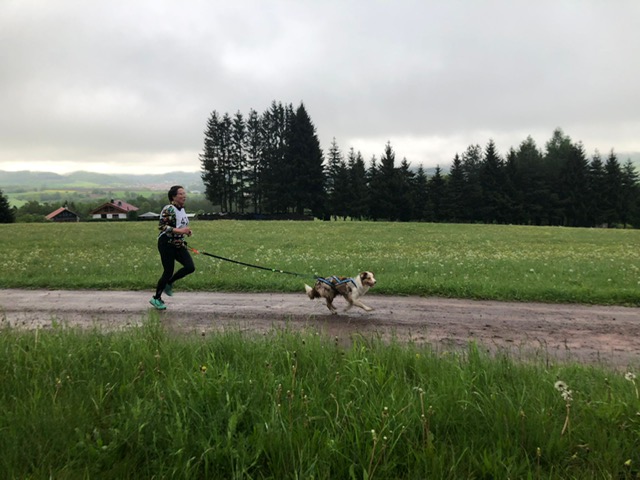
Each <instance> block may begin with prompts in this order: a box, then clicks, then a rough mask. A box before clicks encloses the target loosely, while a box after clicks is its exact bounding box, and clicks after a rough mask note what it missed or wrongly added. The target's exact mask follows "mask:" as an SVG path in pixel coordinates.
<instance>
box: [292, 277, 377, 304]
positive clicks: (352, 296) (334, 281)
mask: <svg viewBox="0 0 640 480" xmlns="http://www.w3.org/2000/svg"><path fill="white" fill-rule="evenodd" d="M375 284H376V277H374V275H373V272H362V273H360V274H359V275H358V276H357V277H354V278H347V277H331V278H318V281H317V282H316V284H315V285H314V286H313V288H311V287H310V286H309V285H307V284H305V285H304V289H305V290H306V291H307V295H308V296H309V298H310V299H311V300H313V299H314V298H324V299H325V301H326V302H327V308H328V309H329V310H330V311H331V313H332V314H334V315H335V314H337V313H338V310H337V309H336V307H334V306H333V299H334V298H336V296H337V295H342V296H343V297H344V298H345V300H346V301H347V302H348V303H349V305H347V308H345V309H344V311H345V312H346V311H347V310H349V309H350V308H351V307H353V306H354V305H355V306H356V307H360V308H362V309H363V310H365V311H366V312H370V311H371V310H373V308H371V307H368V306H366V305H365V304H364V303H362V302H361V301H360V297H362V296H363V295H364V294H365V293H367V291H368V290H369V289H370V288H371V287H373V286H374V285H375Z"/></svg>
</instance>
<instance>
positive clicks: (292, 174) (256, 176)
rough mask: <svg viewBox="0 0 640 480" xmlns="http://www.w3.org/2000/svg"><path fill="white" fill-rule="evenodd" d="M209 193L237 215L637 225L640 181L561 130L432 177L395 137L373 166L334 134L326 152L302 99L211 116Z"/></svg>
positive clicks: (473, 148) (477, 151)
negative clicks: (400, 153) (397, 146)
mask: <svg viewBox="0 0 640 480" xmlns="http://www.w3.org/2000/svg"><path fill="white" fill-rule="evenodd" d="M200 161H201V165H202V180H203V183H204V185H205V189H206V190H205V191H206V196H207V198H208V200H209V201H210V202H211V203H212V204H214V205H220V208H221V211H223V212H229V213H246V212H253V213H267V214H278V213H280V214H281V213H298V214H301V213H310V214H312V215H313V216H315V217H317V218H322V219H345V220H346V219H351V220H388V221H426V222H473V223H499V224H519V225H559V226H571V227H595V226H606V227H613V226H622V227H629V226H633V227H636V228H638V227H640V184H639V181H638V173H637V172H636V170H635V167H634V165H633V164H632V162H631V161H630V160H627V161H625V162H624V164H621V163H620V161H619V159H618V158H617V155H616V154H615V152H614V151H613V150H612V151H611V152H610V153H609V154H608V155H606V156H605V157H602V156H601V155H600V153H599V152H597V151H596V152H595V153H594V154H593V155H592V156H591V158H588V157H587V154H586V152H585V151H584V148H583V146H582V144H581V143H580V142H577V143H576V142H573V141H572V139H571V138H570V137H569V136H568V135H565V134H564V132H563V131H562V130H561V129H560V128H558V129H556V130H555V131H554V132H553V134H552V136H551V138H550V139H549V141H548V142H547V143H546V145H545V148H544V150H541V149H539V148H538V146H537V145H536V144H535V142H534V141H533V139H532V138H531V137H527V138H526V139H524V140H523V141H522V143H521V144H520V145H519V146H518V147H517V148H513V147H512V148H510V149H509V151H508V152H507V153H506V155H505V156H504V157H503V156H501V155H500V154H499V153H498V151H497V149H496V145H495V143H494V142H493V140H489V141H488V143H487V145H486V146H485V147H484V148H482V147H480V146H479V145H470V146H469V147H468V148H467V149H466V150H465V151H464V152H462V153H461V154H456V155H455V156H454V157H453V159H452V163H451V165H450V167H449V168H448V169H446V173H445V172H444V171H443V170H442V169H441V168H440V167H438V168H436V169H435V172H434V173H433V174H432V175H431V176H428V175H427V173H426V172H425V170H424V169H423V168H422V166H420V167H419V168H418V169H417V170H415V169H411V168H410V164H409V162H408V161H407V160H406V158H403V159H402V161H400V162H399V164H396V158H395V152H394V150H393V148H392V146H391V144H390V143H387V144H386V145H385V147H384V153H383V154H382V156H381V157H380V158H377V157H376V156H373V157H372V158H371V159H370V160H369V162H368V165H367V164H366V163H365V161H364V159H363V158H362V155H361V153H360V152H356V151H354V149H353V148H351V149H350V150H349V151H348V152H347V153H346V155H345V154H343V152H342V151H341V150H340V148H339V146H338V145H337V143H336V141H335V139H334V141H333V142H332V144H331V146H330V148H329V150H328V152H327V155H326V158H325V155H324V154H323V152H322V150H321V148H320V143H319V141H318V138H317V135H316V130H315V127H314V125H313V122H312V121H311V118H310V117H309V115H308V113H307V111H306V109H305V107H304V105H303V104H300V106H299V107H298V108H297V109H295V110H294V108H293V106H292V105H291V104H289V105H283V104H282V103H276V102H275V101H274V102H273V103H272V104H271V106H270V108H269V109H268V110H266V111H265V112H264V113H263V114H261V115H260V114H258V113H257V112H256V111H255V110H251V111H250V112H249V114H248V115H247V116H246V117H245V116H244V115H243V114H242V113H240V112H238V113H236V114H235V115H233V116H231V115H229V114H228V113H224V114H220V113H218V112H216V111H213V112H212V113H211V115H210V117H209V119H208V122H207V125H206V129H205V140H204V149H203V152H202V154H201V155H200Z"/></svg>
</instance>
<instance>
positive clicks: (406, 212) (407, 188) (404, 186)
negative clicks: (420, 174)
mask: <svg viewBox="0 0 640 480" xmlns="http://www.w3.org/2000/svg"><path fill="white" fill-rule="evenodd" d="M396 176H397V184H398V186H397V188H398V200H399V201H398V208H397V211H396V212H397V213H396V214H397V216H398V219H399V220H402V221H403V222H409V221H411V220H414V219H415V208H416V202H417V197H418V192H417V187H416V183H415V174H414V173H413V172H412V171H411V168H410V165H409V162H408V161H407V159H406V158H403V159H402V161H401V162H400V168H398V170H397V172H396Z"/></svg>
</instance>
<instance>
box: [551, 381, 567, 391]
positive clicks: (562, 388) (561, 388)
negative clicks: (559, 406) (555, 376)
mask: <svg viewBox="0 0 640 480" xmlns="http://www.w3.org/2000/svg"><path fill="white" fill-rule="evenodd" d="M553 387H554V388H555V389H556V390H558V391H559V392H564V391H565V390H566V389H567V384H566V383H564V382H563V381H562V380H558V381H557V382H556V383H554V384H553Z"/></svg>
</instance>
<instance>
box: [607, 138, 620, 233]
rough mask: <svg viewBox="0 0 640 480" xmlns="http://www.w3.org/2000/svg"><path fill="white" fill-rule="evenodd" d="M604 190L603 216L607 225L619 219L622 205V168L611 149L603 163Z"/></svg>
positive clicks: (611, 225) (611, 224)
mask: <svg viewBox="0 0 640 480" xmlns="http://www.w3.org/2000/svg"><path fill="white" fill-rule="evenodd" d="M604 170H605V179H606V190H605V194H604V198H603V200H604V202H603V203H604V218H605V222H606V223H607V225H608V226H609V227H613V226H614V225H615V224H616V223H618V222H619V221H620V220H621V210H622V208H621V206H622V194H621V193H622V169H621V168H620V163H619V162H618V157H617V156H616V154H615V153H614V152H613V150H611V153H610V154H609V157H608V158H607V161H606V163H605V165H604Z"/></svg>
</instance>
